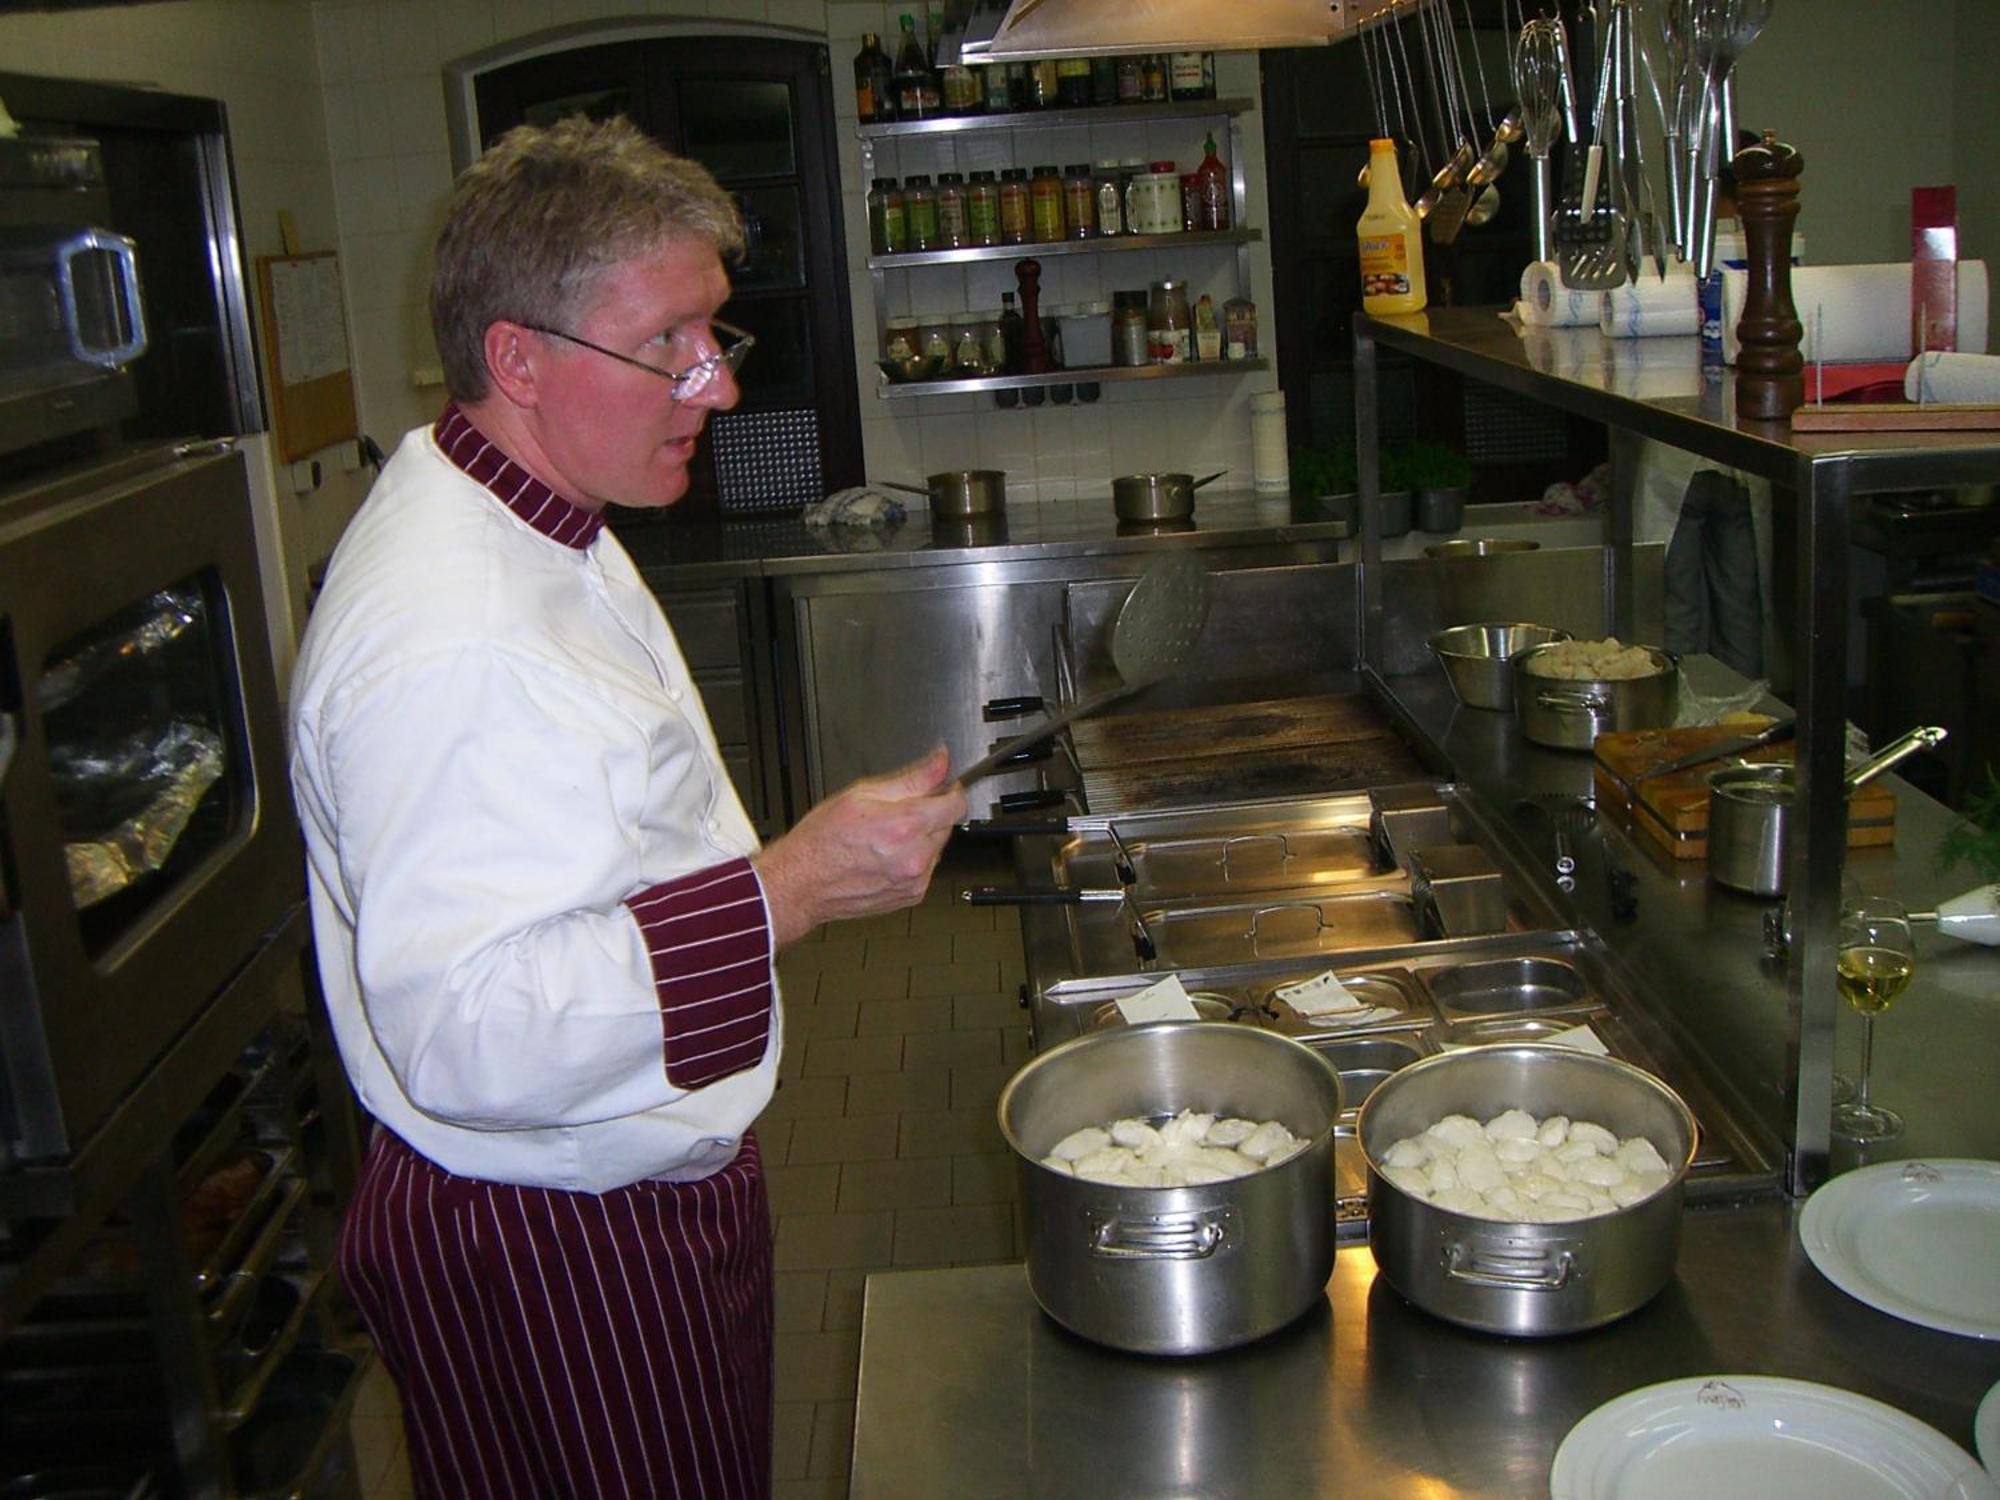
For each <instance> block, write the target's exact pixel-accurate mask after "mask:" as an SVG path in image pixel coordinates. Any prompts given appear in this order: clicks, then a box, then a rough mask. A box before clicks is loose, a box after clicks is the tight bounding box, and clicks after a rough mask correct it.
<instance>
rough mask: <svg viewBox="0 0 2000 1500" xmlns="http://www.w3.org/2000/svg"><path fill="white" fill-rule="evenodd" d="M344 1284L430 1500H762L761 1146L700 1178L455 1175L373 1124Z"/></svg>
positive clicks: (346, 1244) (344, 1250)
mask: <svg viewBox="0 0 2000 1500" xmlns="http://www.w3.org/2000/svg"><path fill="white" fill-rule="evenodd" d="M335 1265H336V1269H337V1270H338V1272H339V1275H340V1278H341V1281H342V1283H343V1284H344V1285H345V1286H346V1288H347V1291H348V1294H349V1295H350V1296H351V1297H352V1298H353V1300H354V1303H355V1305H356V1307H357V1308H358V1309H359V1310H360V1313H361V1317H362V1321H363V1322H364V1323H366V1324H367V1327H368V1331H369V1333H370V1334H371V1335H372V1336H373V1338H374V1340H375V1346H376V1348H377V1350H378V1351H380V1353H381V1355H382V1358H383V1360H384V1362H385V1363H386V1364H387V1365H388V1368H389V1373H390V1375H391V1376H392V1377H393V1378H394V1379H395V1382H396V1387H397V1389H398V1391H400V1392H401V1394H402V1399H403V1425H404V1431H405V1434H406V1435H407V1437H408V1440H409V1450H410V1470H411V1475H412V1478H413V1479H414V1481H415V1484H416V1492H417V1495H418V1496H419V1500H656V1497H657V1500H666V1497H672V1500H694V1497H698V1496H700V1497H709V1500H760V1497H764V1496H768V1495H769V1494H770V1490H771V1423H772V1410H771V1399H772V1393H771V1358H772V1354H771V1323H772V1303H771V1218H770V1210H769V1207H768V1205H767V1203H766V1200H765V1193H764V1174H763V1167H762V1163H761V1161H760V1157H759V1151H758V1146H757V1138H756V1136H755V1134H754V1133H750V1132H746V1133H745V1134H744V1137H743V1149H742V1150H741V1151H740V1152H739V1153H738V1154H737V1157H736V1160H735V1161H733V1162H731V1163H730V1164H729V1165H728V1166H727V1167H725V1168H723V1169H722V1170H721V1171H720V1172H717V1173H715V1174H714V1175H713V1176H711V1177H705V1178H703V1179H701V1180H700V1181H698V1182H679V1183H674V1182H640V1183H635V1184H634V1185H632V1186H631V1187H627V1188H620V1189H616V1190H614V1191H612V1192H608V1193H603V1194H594V1193H568V1192H561V1191H557V1190H554V1189H547V1188H523V1187H512V1186H509V1185H506V1184H503V1183H493V1182H483V1181H480V1180H478V1179H476V1178H470V1177H456V1176H453V1175H452V1174H451V1173H449V1172H446V1171H444V1170H443V1169H442V1168H440V1167H438V1166H436V1165H435V1164H433V1163H432V1162H430V1161H428V1160H426V1159H425V1158H424V1157H422V1156H419V1155H418V1154H417V1153H416V1152H415V1151H413V1150H411V1149H410V1147H409V1146H408V1145H406V1144H405V1143H404V1142H403V1141H402V1140H400V1139H399V1138H397V1137H396V1136H395V1135H393V1134H392V1133H390V1132H389V1131H387V1130H380V1129H378V1130H377V1131H376V1133H375V1139H374V1142H373V1144H372V1145H371V1146H370V1147H369V1151H368V1160H367V1163H366V1165H365V1166H364V1167H363V1169H362V1174H361V1183H360V1187H359V1189H358V1190H357V1192H356V1194H355V1198H354V1202H353V1204H352V1205H351V1206H350V1208H349V1209H348V1213H347V1219H346V1222H345V1224H344V1225H343V1226H342V1228H341V1235H340V1245H339V1248H338V1250H337V1252H336V1256H335Z"/></svg>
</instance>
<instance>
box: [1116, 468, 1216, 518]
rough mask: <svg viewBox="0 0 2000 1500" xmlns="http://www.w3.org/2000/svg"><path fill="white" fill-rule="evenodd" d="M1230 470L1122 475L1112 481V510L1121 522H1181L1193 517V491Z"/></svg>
mask: <svg viewBox="0 0 2000 1500" xmlns="http://www.w3.org/2000/svg"><path fill="white" fill-rule="evenodd" d="M1228 472H1229V471H1228V470H1227V469H1217V470H1216V471H1215V472H1214V473H1213V474H1204V475H1202V477H1201V478H1199V479H1196V478H1195V477H1194V476H1193V475H1192V474H1121V475H1119V476H1118V478H1116V479H1114V480H1112V481H1111V507H1112V509H1113V510H1115V511H1117V513H1118V519H1119V520H1121V521H1181V520H1185V519H1186V518H1187V517H1189V516H1191V515H1193V514H1194V492H1195V491H1196V490H1198V489H1200V488H1201V487H1202V486H1203V485H1205V484H1208V483H1210V482H1211V481H1213V480H1217V479H1220V478H1221V477H1222V476H1223V475H1224V474H1227V473H1228Z"/></svg>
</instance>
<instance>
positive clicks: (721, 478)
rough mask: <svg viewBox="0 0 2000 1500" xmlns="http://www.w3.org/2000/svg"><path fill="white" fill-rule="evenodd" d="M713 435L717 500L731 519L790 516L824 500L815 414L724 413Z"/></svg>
mask: <svg viewBox="0 0 2000 1500" xmlns="http://www.w3.org/2000/svg"><path fill="white" fill-rule="evenodd" d="M709 425H710V427H711V428H712V429H713V432H714V448H713V451H714V454H715V489H716V499H717V502H718V503H719V504H720V506H721V508H722V509H723V511H724V512H726V513H728V514H731V515H745V514H755V513H758V512H764V513H770V512H781V511H795V510H798V509H799V508H800V507H802V506H805V505H809V504H811V503H812V502H813V501H815V500H818V499H821V498H822V497H823V496H824V495H825V494H826V477H825V474H824V472H823V470H822V468H821V465H820V453H819V413H818V412H816V411H814V410H813V409H812V408H810V407H807V408H805V409H803V410H799V411H750V412H724V413H720V414H718V415H717V416H715V417H714V418H712V419H711V420H710V423H709Z"/></svg>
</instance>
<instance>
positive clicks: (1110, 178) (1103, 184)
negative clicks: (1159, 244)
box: [1090, 161, 1125, 235]
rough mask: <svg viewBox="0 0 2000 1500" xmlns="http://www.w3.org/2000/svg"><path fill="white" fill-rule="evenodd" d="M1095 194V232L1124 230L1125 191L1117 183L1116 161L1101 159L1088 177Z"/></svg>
mask: <svg viewBox="0 0 2000 1500" xmlns="http://www.w3.org/2000/svg"><path fill="white" fill-rule="evenodd" d="M1090 181H1091V187H1092V190H1093V191H1094V192H1095V193H1096V194H1097V232H1098V233H1099V234H1100V235H1109V234H1123V233H1124V232H1125V193H1124V190H1123V189H1122V188H1120V187H1119V185H1118V163H1117V162H1115V161H1101V162H1099V163H1098V164H1097V170H1096V171H1094V172H1093V173H1091V177H1090Z"/></svg>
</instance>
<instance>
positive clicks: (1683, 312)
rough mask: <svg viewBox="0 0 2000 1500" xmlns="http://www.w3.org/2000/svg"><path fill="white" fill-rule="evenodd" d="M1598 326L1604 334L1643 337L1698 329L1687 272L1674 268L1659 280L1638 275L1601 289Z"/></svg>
mask: <svg viewBox="0 0 2000 1500" xmlns="http://www.w3.org/2000/svg"><path fill="white" fill-rule="evenodd" d="M1597 326H1598V329H1599V330H1600V331H1601V332H1602V333H1603V334H1604V336H1605V337H1606V338H1611V339H1645V338H1659V337H1663V336H1670V335H1679V334H1688V333H1699V332H1700V331H1701V299H1700V298H1699V297H1698V296H1696V286H1695V279H1694V277H1693V276H1692V275H1691V274H1688V273H1684V272H1675V273H1673V274H1671V275H1669V276H1668V277H1667V279H1666V280H1664V281H1662V280H1661V279H1660V278H1659V277H1657V276H1648V275H1641V276H1640V278H1639V279H1638V280H1637V281H1628V282H1626V283H1625V285H1623V286H1621V287H1615V288H1613V289H1612V290H1611V291H1608V292H1606V293H1604V310H1603V313H1602V315H1601V316H1600V317H1599V319H1598V324H1597Z"/></svg>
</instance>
